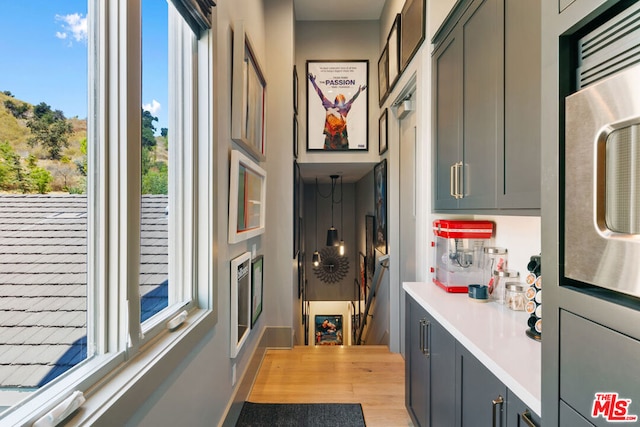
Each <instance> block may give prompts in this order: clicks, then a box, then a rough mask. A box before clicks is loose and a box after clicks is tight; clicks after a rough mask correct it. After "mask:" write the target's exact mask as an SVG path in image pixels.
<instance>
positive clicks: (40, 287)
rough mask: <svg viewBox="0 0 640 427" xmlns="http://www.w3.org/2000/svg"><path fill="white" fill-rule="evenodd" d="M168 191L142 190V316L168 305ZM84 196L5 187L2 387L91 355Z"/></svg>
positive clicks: (53, 373)
mask: <svg viewBox="0 0 640 427" xmlns="http://www.w3.org/2000/svg"><path fill="white" fill-rule="evenodd" d="M166 206H167V196H143V198H142V225H141V227H142V229H141V260H140V261H141V266H140V293H141V295H142V296H143V297H142V316H141V317H142V320H145V319H147V318H148V317H150V316H151V315H153V314H154V313H156V312H158V311H159V310H161V309H162V308H164V307H166V305H167V273H168V270H167V264H168V257H167V251H168V235H167V233H168V230H167V215H166ZM86 211H87V199H86V196H84V195H57V194H56V195H31V194H29V195H16V194H0V389H6V388H21V389H34V388H37V387H40V386H42V385H44V384H46V383H47V382H49V381H50V380H52V379H53V378H55V377H57V376H58V375H59V374H61V373H63V372H64V371H66V370H67V369H69V368H70V367H72V366H74V365H75V364H77V363H78V362H80V361H81V360H83V359H84V358H86V354H87V352H86V324H87V322H86V280H87V266H86V256H87V212H86Z"/></svg>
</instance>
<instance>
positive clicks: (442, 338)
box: [405, 296, 456, 427]
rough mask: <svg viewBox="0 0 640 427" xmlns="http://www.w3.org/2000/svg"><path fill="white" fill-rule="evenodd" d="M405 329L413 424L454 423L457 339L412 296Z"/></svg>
mask: <svg viewBox="0 0 640 427" xmlns="http://www.w3.org/2000/svg"><path fill="white" fill-rule="evenodd" d="M405 333H406V340H407V341H406V360H405V371H406V372H405V374H406V375H405V378H406V380H405V387H406V392H405V399H406V406H407V410H408V411H409V414H410V416H411V419H412V421H413V424H414V425H415V426H416V427H427V426H442V427H447V426H453V425H454V423H455V413H454V402H455V381H454V380H455V346H456V341H455V339H454V338H453V336H452V335H451V334H449V333H448V332H447V331H446V330H445V329H444V328H443V327H442V326H441V325H440V324H439V323H438V322H436V321H435V320H434V319H433V318H432V317H431V316H430V315H429V314H428V313H427V312H426V311H425V310H424V309H423V308H422V307H421V306H420V305H419V304H418V303H417V302H415V300H414V299H413V298H411V297H408V296H407V304H406V325H405Z"/></svg>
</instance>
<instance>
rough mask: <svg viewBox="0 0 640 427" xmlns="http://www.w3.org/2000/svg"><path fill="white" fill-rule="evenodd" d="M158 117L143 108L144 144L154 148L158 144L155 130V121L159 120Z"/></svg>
mask: <svg viewBox="0 0 640 427" xmlns="http://www.w3.org/2000/svg"><path fill="white" fill-rule="evenodd" d="M157 121H158V118H157V117H154V116H152V115H151V113H150V112H149V111H147V110H144V109H143V110H142V146H143V147H146V148H152V147H155V146H156V137H155V132H156V128H155V126H153V122H157Z"/></svg>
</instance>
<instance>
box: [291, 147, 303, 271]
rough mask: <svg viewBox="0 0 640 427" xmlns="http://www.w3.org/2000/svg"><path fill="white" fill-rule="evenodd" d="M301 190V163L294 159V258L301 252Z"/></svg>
mask: <svg viewBox="0 0 640 427" xmlns="http://www.w3.org/2000/svg"><path fill="white" fill-rule="evenodd" d="M301 191H302V176H301V173H300V164H299V163H298V162H297V161H296V160H294V161H293V259H296V257H297V256H298V252H300V233H301V232H302V230H301V228H300V222H301V220H300V214H301V211H302V209H301V207H302V206H301V205H302V203H301V199H302V197H301Z"/></svg>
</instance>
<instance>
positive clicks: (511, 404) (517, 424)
mask: <svg viewBox="0 0 640 427" xmlns="http://www.w3.org/2000/svg"><path fill="white" fill-rule="evenodd" d="M525 417H526V420H525ZM529 422H531V423H533V425H534V426H536V427H540V426H541V425H542V421H541V420H540V417H539V416H538V415H537V414H536V413H534V412H531V410H530V409H529V408H528V407H527V405H525V404H524V402H523V401H522V400H520V399H519V398H518V396H516V395H515V394H514V393H513V392H512V391H511V390H507V424H506V425H507V427H530V426H531V424H529Z"/></svg>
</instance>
